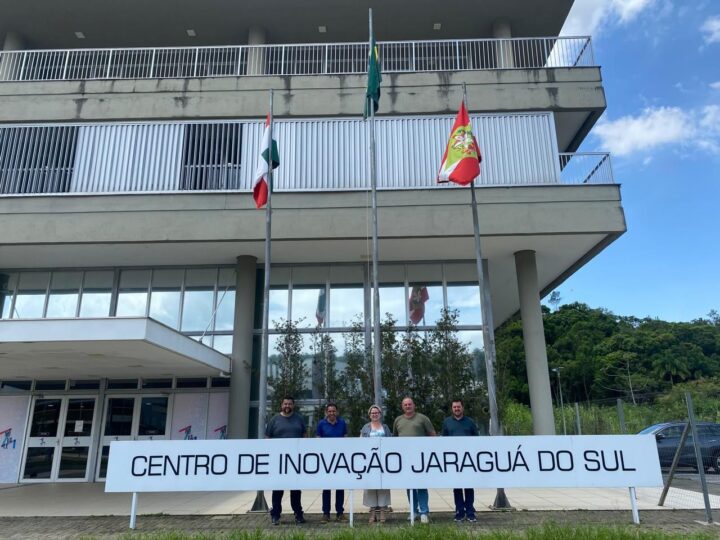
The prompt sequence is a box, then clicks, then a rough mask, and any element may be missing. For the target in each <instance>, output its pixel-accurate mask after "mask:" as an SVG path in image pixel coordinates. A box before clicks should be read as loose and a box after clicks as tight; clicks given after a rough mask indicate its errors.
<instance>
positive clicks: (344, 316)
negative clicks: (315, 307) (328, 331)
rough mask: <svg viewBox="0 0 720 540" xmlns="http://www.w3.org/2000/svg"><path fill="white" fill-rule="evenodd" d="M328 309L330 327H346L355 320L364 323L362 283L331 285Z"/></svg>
mask: <svg viewBox="0 0 720 540" xmlns="http://www.w3.org/2000/svg"><path fill="white" fill-rule="evenodd" d="M329 309H330V326H332V327H348V326H350V325H351V324H353V323H354V322H356V321H360V322H361V323H364V318H363V317H364V313H365V291H364V290H363V287H362V285H358V286H355V287H353V286H349V287H343V286H334V285H331V288H330V303H329Z"/></svg>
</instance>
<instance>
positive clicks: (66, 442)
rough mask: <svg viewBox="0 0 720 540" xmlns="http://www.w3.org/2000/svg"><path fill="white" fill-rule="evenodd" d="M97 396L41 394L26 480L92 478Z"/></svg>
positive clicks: (32, 428) (25, 468)
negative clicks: (91, 462)
mask: <svg viewBox="0 0 720 540" xmlns="http://www.w3.org/2000/svg"><path fill="white" fill-rule="evenodd" d="M95 405H96V398H95V397H75V396H73V397H67V396H60V397H42V398H40V397H38V398H35V400H34V402H33V411H32V416H31V420H30V433H29V436H28V440H27V445H26V450H25V457H24V463H23V468H22V470H23V475H22V479H23V481H24V482H58V481H76V482H77V481H86V480H88V472H89V471H88V464H89V456H90V455H91V452H92V450H93V448H92V439H93V437H92V435H93V429H94V426H95V411H96V406H95Z"/></svg>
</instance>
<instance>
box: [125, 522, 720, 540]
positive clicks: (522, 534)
mask: <svg viewBox="0 0 720 540" xmlns="http://www.w3.org/2000/svg"><path fill="white" fill-rule="evenodd" d="M713 532H715V531H713ZM124 538H126V539H128V540H129V539H133V540H211V539H227V540H266V539H267V540H271V539H278V538H281V539H284V540H305V539H309V538H333V539H337V540H466V539H472V540H675V539H677V540H680V539H683V540H705V539H710V538H716V536H715V535H712V534H710V533H707V534H705V533H670V532H663V531H659V530H652V529H639V528H635V527H632V526H624V527H612V526H598V525H583V526H576V527H574V526H567V525H554V524H546V525H542V526H537V527H529V528H526V529H524V530H522V531H501V530H498V531H480V530H467V529H465V528H461V527H456V526H449V527H446V526H442V527H438V526H430V527H417V526H416V527H397V528H386V529H380V528H377V529H372V530H368V529H355V530H349V529H348V530H342V531H337V530H333V531H292V532H285V531H282V532H281V531H278V533H277V534H275V533H274V532H273V531H270V532H268V531H260V530H256V531H233V532H228V533H217V534H211V533H210V534H184V533H177V532H165V533H156V534H129V535H126V536H125V537H124Z"/></svg>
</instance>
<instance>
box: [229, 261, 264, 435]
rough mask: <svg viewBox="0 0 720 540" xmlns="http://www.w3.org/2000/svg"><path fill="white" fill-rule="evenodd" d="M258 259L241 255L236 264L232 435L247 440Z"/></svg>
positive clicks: (231, 377) (230, 412)
mask: <svg viewBox="0 0 720 540" xmlns="http://www.w3.org/2000/svg"><path fill="white" fill-rule="evenodd" d="M256 267H257V259H256V258H255V257H252V256H250V255H243V256H240V257H238V258H237V265H236V267H235V269H236V272H237V276H236V281H235V326H234V327H233V346H232V373H231V375H230V410H229V411H228V438H229V439H247V438H248V435H249V436H250V437H251V438H254V437H255V433H250V434H248V422H249V420H250V378H251V366H252V353H253V326H254V325H253V319H254V318H255V276H256V273H255V269H256Z"/></svg>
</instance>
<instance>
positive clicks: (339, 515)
mask: <svg viewBox="0 0 720 540" xmlns="http://www.w3.org/2000/svg"><path fill="white" fill-rule="evenodd" d="M335 521H347V516H346V515H345V514H338V515H337V517H336V518H335Z"/></svg>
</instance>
